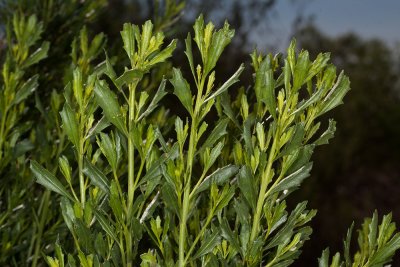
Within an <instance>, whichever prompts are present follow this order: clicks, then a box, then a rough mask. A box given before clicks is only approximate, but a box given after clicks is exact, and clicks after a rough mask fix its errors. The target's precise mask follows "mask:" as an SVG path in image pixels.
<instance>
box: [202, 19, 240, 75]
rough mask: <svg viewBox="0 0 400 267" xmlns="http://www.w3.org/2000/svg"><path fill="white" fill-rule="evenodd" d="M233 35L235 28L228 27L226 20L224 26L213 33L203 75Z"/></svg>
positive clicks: (215, 62)
mask: <svg viewBox="0 0 400 267" xmlns="http://www.w3.org/2000/svg"><path fill="white" fill-rule="evenodd" d="M234 35H235V30H232V29H229V24H228V23H227V22H226V21H225V23H224V27H223V28H222V29H220V30H219V31H217V32H216V33H214V34H213V36H212V40H211V45H210V46H209V48H208V53H207V60H206V62H205V63H206V64H205V66H204V75H207V74H208V73H209V72H210V71H211V70H212V69H213V68H214V67H215V65H216V64H217V61H218V59H219V58H220V56H221V54H222V52H223V51H224V49H225V47H226V46H227V45H228V44H229V43H230V42H231V40H232V38H233V36H234Z"/></svg>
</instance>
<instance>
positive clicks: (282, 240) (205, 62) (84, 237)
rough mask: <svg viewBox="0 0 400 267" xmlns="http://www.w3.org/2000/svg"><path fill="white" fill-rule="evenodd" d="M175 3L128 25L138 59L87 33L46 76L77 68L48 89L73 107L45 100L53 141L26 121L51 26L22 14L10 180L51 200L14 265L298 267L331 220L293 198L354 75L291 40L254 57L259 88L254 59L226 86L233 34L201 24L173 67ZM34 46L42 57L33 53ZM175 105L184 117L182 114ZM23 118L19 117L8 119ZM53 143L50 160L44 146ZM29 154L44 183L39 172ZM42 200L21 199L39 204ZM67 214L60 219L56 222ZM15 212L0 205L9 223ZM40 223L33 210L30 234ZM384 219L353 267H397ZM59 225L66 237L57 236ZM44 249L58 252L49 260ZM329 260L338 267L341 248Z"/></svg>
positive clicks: (9, 246)
mask: <svg viewBox="0 0 400 267" xmlns="http://www.w3.org/2000/svg"><path fill="white" fill-rule="evenodd" d="M20 3H22V4H23V3H24V2H23V1H21V2H20ZM49 3H50V2H49ZM51 3H53V2H51ZM57 3H58V2H57ZM60 3H61V2H60ZM74 3H75V2H74ZM88 3H93V4H94V3H95V2H91V1H88ZM71 5H72V4H71ZM166 7H169V8H170V9H168V8H166V9H165V13H161V15H160V18H159V20H157V19H156V20H155V21H156V22H155V24H154V25H153V23H152V22H151V21H146V22H145V23H144V24H143V25H142V26H137V25H134V24H131V23H126V24H124V25H123V29H122V31H121V37H122V38H121V39H122V44H123V47H121V48H120V50H121V51H122V50H123V51H124V52H125V54H126V55H125V59H123V58H120V56H119V55H120V52H115V54H114V53H109V51H108V50H107V48H106V37H105V35H104V34H102V33H100V34H97V35H95V36H93V37H91V36H90V35H89V34H88V30H87V28H86V27H82V29H80V31H79V36H78V37H76V38H74V39H73V40H71V42H72V45H71V50H72V51H71V59H70V61H68V64H66V63H63V64H62V65H56V66H57V68H56V69H55V70H52V71H50V72H48V69H49V68H52V66H51V62H52V61H51V60H50V61H48V64H50V65H49V66H47V67H46V68H44V70H43V73H42V71H40V70H39V69H35V70H31V71H32V72H34V71H36V72H37V73H38V74H39V75H48V74H49V73H63V75H62V76H59V77H63V79H59V81H57V82H55V81H54V83H53V82H49V84H53V85H57V84H58V85H59V84H61V83H63V88H64V89H63V96H61V95H60V94H59V93H57V92H56V91H54V92H53V93H52V94H51V98H50V100H47V101H46V100H45V101H43V99H45V96H46V95H47V94H42V95H40V94H36V107H37V109H38V111H39V114H41V119H40V122H38V123H39V124H40V125H42V126H44V128H45V130H42V131H41V130H40V129H39V127H37V128H33V127H32V126H31V125H33V124H34V123H35V122H33V123H31V124H29V125H30V127H28V128H27V129H26V130H25V131H26V133H25V132H18V131H15V129H16V128H17V129H19V128H21V127H20V126H21V125H22V123H20V122H18V120H17V119H19V117H23V115H25V113H27V112H28V108H25V107H24V103H25V102H24V101H25V100H28V96H29V95H30V94H31V93H32V92H33V89H36V88H37V87H38V81H40V80H39V79H38V78H26V77H25V76H24V72H23V71H24V70H25V69H28V68H29V67H32V66H34V64H35V63H38V62H39V61H40V60H42V59H44V58H45V56H46V55H47V54H48V53H47V52H48V49H49V44H48V43H47V42H44V43H43V44H42V45H40V44H35V42H34V41H38V40H39V37H40V33H41V31H42V29H43V25H44V24H43V23H40V22H38V20H37V19H36V17H35V16H31V17H29V19H28V20H25V19H24V18H23V17H22V16H18V15H16V16H15V17H14V21H15V22H14V24H13V26H12V28H11V25H10V27H9V29H8V32H9V34H11V33H12V31H11V29H13V31H14V34H15V38H12V37H11V36H10V37H9V38H8V41H7V43H8V45H9V52H8V53H9V55H8V56H7V57H6V59H5V63H4V66H3V68H2V70H3V80H2V83H3V84H4V85H3V87H2V90H1V94H2V95H1V96H2V99H1V100H2V101H1V104H2V106H1V108H2V109H1V119H2V122H3V120H4V130H3V126H2V128H1V129H2V130H1V133H2V135H1V137H0V138H1V139H0V141H2V142H0V144H1V146H0V148H1V152H2V154H1V155H2V157H3V158H4V159H6V157H9V158H10V160H8V161H6V160H2V164H8V165H7V166H13V167H12V168H11V167H9V170H10V172H9V173H11V174H8V173H2V179H3V177H12V172H15V173H22V174H21V176H24V177H26V179H27V181H28V183H29V181H31V180H30V179H31V178H32V177H35V179H36V182H37V183H39V184H41V185H42V186H43V187H44V188H46V191H45V192H44V193H41V195H40V198H41V200H40V201H39V202H38V201H37V200H35V201H33V204H31V206H29V208H30V209H32V210H33V212H32V213H31V214H33V216H32V217H33V218H34V222H33V223H34V226H35V227H33V230H32V231H30V230H28V229H27V230H26V231H19V232H18V233H23V235H22V236H23V238H21V237H20V236H21V235H17V237H18V238H20V239H18V240H12V242H11V241H8V240H7V239H6V238H8V236H7V233H6V232H3V231H2V232H0V233H1V234H2V238H3V240H6V242H2V244H4V246H5V247H4V248H3V249H4V250H2V253H3V254H2V255H1V256H2V258H1V260H2V262H4V263H5V264H8V265H16V266H17V265H18V264H24V263H27V264H28V262H29V263H30V261H31V258H32V257H33V260H32V265H38V264H40V263H38V262H39V260H40V258H39V257H40V253H41V252H43V253H44V254H45V255H46V256H44V260H45V261H46V262H47V264H48V265H49V266H65V265H67V266H88V267H89V266H137V265H140V266H219V265H221V266H260V265H262V266H289V265H290V264H292V263H293V262H294V261H295V260H296V259H297V258H298V256H299V255H300V253H301V248H302V246H303V244H304V242H305V241H306V240H308V239H309V237H310V234H311V232H312V229H311V227H310V226H308V223H309V221H310V220H311V219H312V218H313V217H314V216H315V215H316V211H315V210H308V209H307V207H306V206H307V203H306V202H301V203H299V204H298V205H296V206H295V207H294V208H293V209H292V208H290V207H288V206H287V205H286V198H287V197H288V196H289V195H290V193H292V192H293V191H294V190H296V189H297V188H298V187H299V186H300V185H301V183H302V182H303V180H304V179H305V178H307V177H308V176H309V174H310V171H311V168H312V162H311V156H312V154H313V151H314V149H315V148H316V147H317V146H319V145H323V144H327V143H328V142H329V140H330V139H331V138H332V137H333V134H334V132H335V130H336V123H335V121H334V120H332V119H330V120H326V119H324V118H325V116H322V115H324V114H326V113H327V112H328V111H330V110H332V109H334V108H335V107H337V106H338V105H340V104H341V103H342V100H343V98H344V96H345V95H346V93H347V92H348V90H349V89H350V87H349V86H350V82H349V79H348V77H347V76H346V75H344V74H343V72H340V73H339V74H337V71H336V68H335V66H334V65H332V64H331V63H329V59H330V55H329V53H321V54H319V55H318V56H317V57H316V58H315V59H314V60H310V58H309V54H308V52H307V51H304V50H302V51H300V52H299V53H296V42H295V41H292V43H291V44H290V46H289V48H288V50H287V54H286V56H285V57H284V56H282V55H275V56H274V55H271V54H269V55H262V54H261V53H259V52H257V51H255V52H254V53H253V54H252V55H251V60H252V68H253V77H254V80H253V83H252V85H251V86H250V87H249V88H248V89H246V90H245V89H243V87H240V86H239V85H238V84H239V81H240V80H239V78H240V75H241V74H242V72H243V70H244V68H245V66H244V64H242V65H240V66H238V67H237V70H236V71H234V72H233V74H232V75H231V76H230V77H229V78H228V79H226V80H223V79H221V78H220V76H219V75H218V73H217V72H216V66H217V65H218V64H219V61H220V59H221V58H223V57H224V54H223V52H224V49H225V48H226V47H227V46H228V45H229V44H230V43H231V41H232V38H233V37H234V33H235V32H234V30H232V29H231V28H230V26H229V24H228V23H227V22H225V24H224V25H223V27H222V28H221V29H216V27H215V26H214V25H213V24H212V23H211V22H210V23H207V24H206V23H205V21H204V18H203V16H202V15H201V16H199V17H198V19H197V20H196V21H195V24H194V26H193V30H194V33H193V34H192V33H189V34H188V35H187V38H186V39H185V42H184V46H185V51H184V54H185V55H186V58H187V62H188V71H187V72H186V71H184V70H183V68H182V69H181V68H172V69H170V68H169V66H170V65H169V64H168V60H169V59H170V58H171V57H173V55H172V54H173V52H174V50H175V49H176V46H177V40H169V41H167V38H166V37H165V34H164V33H163V31H162V30H164V28H165V27H166V26H168V25H169V24H168V22H171V21H172V20H173V19H174V17H175V16H176V15H177V14H178V13H179V12H180V10H181V9H182V7H183V6H182V5H181V4H176V3H175V2H174V1H166ZM163 14H164V15H163ZM44 21H45V20H44ZM82 24H83V23H82ZM32 29H35V31H33V30H32ZM32 32H35V34H32ZM21 36H22V37H21ZM32 36H34V37H35V36H36V37H35V38H32ZM28 37H29V38H28ZM14 43H15V45H14V46H13V45H12V44H14ZM56 45H57V44H56ZM31 46H33V47H36V46H37V47H38V50H36V52H33V53H32V52H31V49H30V48H31ZM122 48H123V49H122ZM56 49H57V48H56ZM32 50H33V49H32ZM103 50H104V51H107V53H104V56H103V55H102V54H103V53H102V51H103ZM49 55H50V57H51V56H52V54H51V52H49ZM53 55H54V54H53ZM102 59H104V60H103V61H101V60H102ZM53 60H54V59H53ZM99 61H100V64H98V63H99ZM121 65H123V66H121ZM181 67H182V66H181ZM59 68H60V69H59ZM4 73H5V74H4ZM28 73H29V72H28ZM11 74H12V75H11ZM10 77H11V78H12V79H11V78H10ZM28 77H29V76H28ZM33 77H37V76H33ZM50 80H51V79H50ZM47 81H48V80H47ZM26 84H28V85H26ZM44 84H46V82H44ZM25 87H28V89H26V88H25ZM167 97H174V100H175V102H176V103H179V105H181V109H182V110H183V112H178V109H177V110H170V111H167V109H166V107H165V102H164V101H165V98H167ZM15 99H17V100H15ZM177 106H178V105H177ZM9 109H13V113H12V116H15V118H14V117H12V118H11V119H10V118H9V117H7V116H10V115H7V114H8V110H9ZM168 112H169V113H168ZM171 112H176V114H170V113H171ZM57 113H59V114H57ZM10 114H11V113H10ZM26 117H27V118H30V117H29V116H26ZM17 122H18V124H17ZM2 125H3V123H2ZM322 126H324V127H325V129H322V128H323V127H322ZM52 127H53V128H54V130H51V129H52ZM14 132H16V137H13V138H9V136H13V134H14ZM41 133H44V134H43V135H41ZM25 136H27V139H26V140H27V141H24V140H25V139H23V138H24V137H25ZM42 136H44V138H43V137H42ZM14 139H15V141H13V140H14ZM43 139H44V140H43ZM11 141H13V142H11ZM18 142H19V143H18ZM30 143H32V145H31V146H28V145H27V144H30ZM41 144H45V145H43V148H44V149H48V151H49V152H50V153H48V154H45V153H40V152H37V153H34V151H31V149H33V148H37V147H38V146H40V145H41ZM14 147H17V148H18V149H16V148H14ZM26 147H28V148H30V149H26ZM24 148H25V149H24ZM21 149H22V152H20V154H15V153H17V152H18V151H19V150H21ZM45 155H47V156H45ZM28 157H30V158H31V161H30V169H31V173H29V172H28V171H25V168H26V163H27V158H28ZM54 158H55V159H57V160H58V162H57V164H56V163H55V162H54ZM3 162H4V163H3ZM1 166H3V165H1ZM4 166H6V165H4ZM19 166H22V167H20V168H22V170H23V171H24V172H21V171H20V170H19V169H16V167H19ZM1 170H3V169H1ZM2 182H3V180H2ZM12 183H18V181H13V182H12ZM25 185H26V184H25ZM20 188H21V187H18V186H16V185H13V186H12V187H11V190H20ZM28 188H29V187H26V188H25V189H24V190H25V191H26V192H27V191H28ZM50 191H52V192H54V193H52V194H50ZM39 192H42V191H40V190H39ZM8 194H9V195H13V194H16V192H11V193H8ZM30 194H32V192H31V193H30ZM2 197H3V196H2ZM30 199H33V198H22V199H20V200H18V201H19V203H20V202H22V203H23V205H28V203H25V202H26V201H27V200H30ZM38 203H40V205H39V206H38V205H37V204H38ZM52 203H59V205H60V209H55V210H56V211H52V209H51V207H52V205H53V204H52ZM37 207H39V210H38V211H37V212H36V211H35V208H37ZM2 209H3V208H2ZM14 209H15V206H13V205H10V207H9V208H8V210H6V211H4V212H3V210H1V212H2V213H1V216H2V217H0V218H1V221H0V222H3V221H6V220H8V216H11V215H12V214H13V213H12V212H13V211H14ZM23 210H25V209H23ZM29 211H30V210H29ZM57 211H59V212H57ZM53 212H54V213H55V214H53ZM28 214H30V213H29V212H27V213H24V214H22V215H21V218H22V217H23V218H24V219H23V220H21V222H20V223H24V227H27V225H29V222H30V221H29V219H27V217H28ZM60 217H62V219H60ZM3 218H4V219H3ZM377 220H378V219H377V215H374V216H373V218H372V219H369V220H368V219H367V220H366V222H365V223H364V225H363V227H362V230H361V231H360V233H361V234H360V238H359V243H360V251H359V252H357V253H356V254H355V256H354V260H353V261H354V264H355V265H352V266H383V264H385V263H387V262H388V261H389V260H390V259H391V257H392V256H393V254H394V252H395V250H396V249H398V248H399V244H398V243H399V242H398V239H399V238H398V235H399V234H398V233H394V232H395V231H396V228H395V226H394V224H393V223H391V218H390V215H388V216H385V217H384V219H383V222H382V224H381V226H380V227H379V229H378V226H377V225H378V222H377ZM14 221H16V222H18V218H16V220H14ZM3 225H5V226H3ZM17 226H18V225H17ZM1 227H2V229H4V228H6V227H14V225H10V224H3V223H1ZM45 228H47V229H48V231H46V232H48V233H50V234H51V235H52V238H48V239H45V240H44V241H42V238H43V237H44V236H45V233H44V229H45ZM66 230H68V233H67V232H66ZM29 237H31V241H30V245H29V246H28V248H29V249H28V253H26V254H24V252H22V250H23V249H24V248H26V245H25V243H26V242H29ZM25 240H28V241H25ZM60 240H63V241H62V242H61V241H60ZM24 242H25V243H24ZM44 243H45V244H51V245H50V249H49V250H47V251H46V250H45V249H44V248H43V247H44V245H43V244H44ZM20 244H21V245H22V248H20V249H19V250H18V251H17V252H18V253H20V254H18V253H16V251H15V250H16V249H18V245H20ZM349 247H350V234H348V238H347V240H346V243H345V261H344V263H343V264H346V265H345V266H348V265H349V264H352V262H351V260H350V256H349V255H350V252H349ZM3 251H4V252H3ZM11 252H12V253H16V256H14V255H12V253H11ZM337 255H339V254H337ZM335 262H338V264H339V262H340V256H334V258H333V263H334V264H336V263H335ZM320 264H325V265H321V266H328V264H329V254H328V252H327V251H325V252H324V253H323V256H322V258H321V259H320ZM356 264H358V265H356ZM332 266H336V265H332ZM338 266H339V265H338Z"/></svg>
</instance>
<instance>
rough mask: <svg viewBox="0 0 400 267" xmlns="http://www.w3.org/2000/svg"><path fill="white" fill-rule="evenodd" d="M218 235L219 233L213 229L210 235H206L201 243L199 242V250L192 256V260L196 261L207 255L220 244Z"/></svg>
mask: <svg viewBox="0 0 400 267" xmlns="http://www.w3.org/2000/svg"><path fill="white" fill-rule="evenodd" d="M219 235H220V233H219V231H218V230H216V229H214V230H213V232H212V233H211V234H209V233H206V234H205V236H204V237H203V238H202V240H203V242H201V246H200V248H199V249H198V250H197V252H196V254H195V255H194V256H193V259H197V258H200V257H202V256H204V255H206V254H208V253H211V252H212V251H213V250H214V248H215V247H216V246H217V245H218V244H219V243H220V242H221V239H220V236H219Z"/></svg>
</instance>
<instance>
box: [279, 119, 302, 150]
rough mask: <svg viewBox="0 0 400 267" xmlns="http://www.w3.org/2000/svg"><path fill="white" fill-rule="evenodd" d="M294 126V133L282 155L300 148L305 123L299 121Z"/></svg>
mask: <svg viewBox="0 0 400 267" xmlns="http://www.w3.org/2000/svg"><path fill="white" fill-rule="evenodd" d="M293 127H294V133H293V135H292V137H291V138H290V141H289V142H288V143H287V144H286V146H285V148H284V149H283V151H282V152H281V153H280V156H284V155H289V154H291V153H292V152H293V151H294V150H295V149H297V148H299V147H300V146H301V144H302V142H303V139H304V133H305V131H304V123H297V124H296V125H295V126H293Z"/></svg>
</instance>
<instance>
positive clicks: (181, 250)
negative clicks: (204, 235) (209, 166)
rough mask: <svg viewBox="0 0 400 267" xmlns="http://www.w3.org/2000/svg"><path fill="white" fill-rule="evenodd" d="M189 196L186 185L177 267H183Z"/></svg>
mask: <svg viewBox="0 0 400 267" xmlns="http://www.w3.org/2000/svg"><path fill="white" fill-rule="evenodd" d="M189 194H190V186H189V185H187V186H186V187H185V191H184V193H183V205H182V214H181V224H180V227H179V267H184V266H185V244H186V242H185V241H186V222H187V217H188V213H189Z"/></svg>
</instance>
